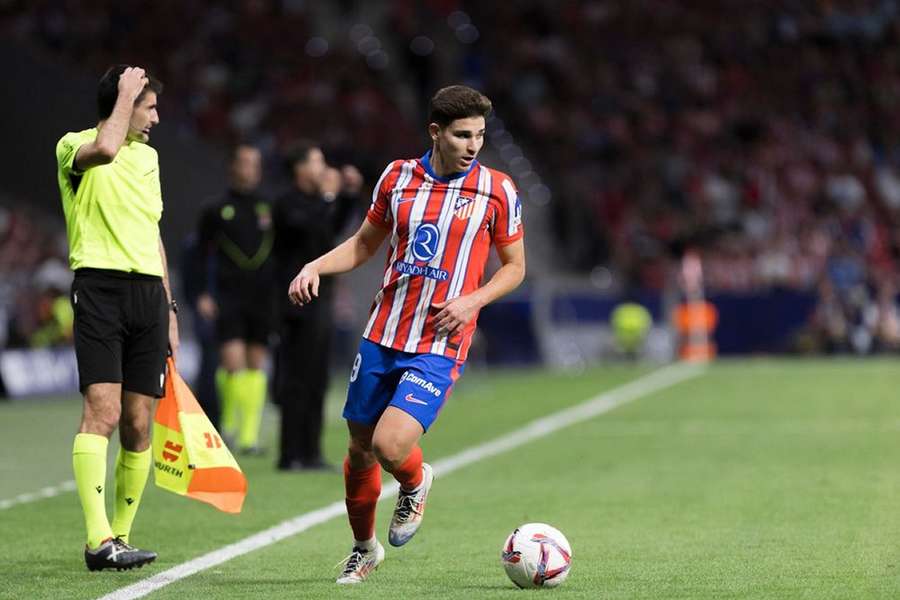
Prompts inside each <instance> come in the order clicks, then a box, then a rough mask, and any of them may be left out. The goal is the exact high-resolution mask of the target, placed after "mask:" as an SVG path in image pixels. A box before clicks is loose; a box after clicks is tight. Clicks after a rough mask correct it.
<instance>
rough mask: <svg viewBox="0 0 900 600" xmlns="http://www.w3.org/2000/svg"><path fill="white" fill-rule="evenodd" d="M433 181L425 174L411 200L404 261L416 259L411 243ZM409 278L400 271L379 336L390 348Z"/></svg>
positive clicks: (401, 310) (382, 342)
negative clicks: (388, 312)
mask: <svg viewBox="0 0 900 600" xmlns="http://www.w3.org/2000/svg"><path fill="white" fill-rule="evenodd" d="M433 182H434V180H433V179H432V178H431V177H430V176H429V175H427V174H426V175H425V181H424V182H423V183H422V185H421V186H420V187H419V189H418V190H417V193H416V198H415V200H413V206H412V209H411V210H410V211H409V222H408V223H407V229H408V231H407V232H406V235H407V243H406V252H405V253H404V255H403V259H404V261H405V262H408V263H411V262H415V260H416V259H415V256H414V254H413V252H414V251H415V248H414V247H413V245H414V242H415V241H416V237H415V236H416V230H417V229H418V227H419V224H420V223H421V222H422V218H423V217H424V216H425V209H426V208H427V207H428V200H429V199H430V198H431V189H432V187H433V186H434V183H433ZM391 264H392V265H393V264H394V263H393V261H391ZM390 270H391V268H390V266H388V271H390ZM410 279H412V276H411V275H408V274H406V273H402V274H401V275H400V277H399V278H398V279H397V281H396V284H395V287H394V303H393V304H392V305H391V312H390V314H389V315H388V318H387V322H385V324H384V334H383V335H382V336H381V345H382V346H387V347H388V348H390V347H391V345H393V343H394V336H395V335H397V325H398V324H399V323H400V314H401V313H402V312H403V303H404V302H405V300H406V292H407V290H408V289H409V281H410Z"/></svg>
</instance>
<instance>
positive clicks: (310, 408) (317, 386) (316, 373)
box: [298, 303, 331, 469]
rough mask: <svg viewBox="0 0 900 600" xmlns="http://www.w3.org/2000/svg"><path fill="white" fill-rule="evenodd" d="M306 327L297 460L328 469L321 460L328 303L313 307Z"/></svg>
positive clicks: (328, 322) (329, 318) (329, 325)
mask: <svg viewBox="0 0 900 600" xmlns="http://www.w3.org/2000/svg"><path fill="white" fill-rule="evenodd" d="M316 306H317V307H318V308H315V309H314V310H313V311H312V312H311V317H312V318H311V319H310V322H309V327H308V337H307V344H308V349H307V350H306V352H304V359H305V361H306V369H305V371H306V375H307V377H306V390H305V393H304V394H303V395H302V399H303V403H302V405H301V407H300V410H301V414H302V419H301V426H300V430H299V431H298V433H299V434H300V435H299V437H300V439H299V440H298V450H299V453H300V461H301V463H302V464H303V466H304V467H305V468H307V469H330V466H329V465H328V464H326V463H325V462H324V461H323V459H322V453H321V445H320V441H321V437H322V418H323V415H322V413H323V408H324V405H325V395H326V393H327V391H328V374H329V355H330V351H331V316H330V315H331V304H330V303H323V304H319V305H316V304H313V305H312V306H310V307H309V308H313V307H316Z"/></svg>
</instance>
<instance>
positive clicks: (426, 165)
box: [419, 150, 478, 183]
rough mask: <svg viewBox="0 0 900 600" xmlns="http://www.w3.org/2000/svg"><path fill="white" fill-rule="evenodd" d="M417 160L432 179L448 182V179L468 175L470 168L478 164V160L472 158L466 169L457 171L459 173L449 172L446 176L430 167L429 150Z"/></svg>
mask: <svg viewBox="0 0 900 600" xmlns="http://www.w3.org/2000/svg"><path fill="white" fill-rule="evenodd" d="M419 161H420V162H421V163H422V167H424V168H425V172H426V173H428V174H429V175H431V176H432V177H433V178H434V179H437V180H438V181H442V182H444V183H448V182H450V181H453V180H454V179H459V178H460V177H465V176H466V175H468V174H469V173H471V172H472V169H474V168H475V165H477V164H478V161H477V160H473V161H472V164H471V165H469V168H468V170H466V171H461V172H459V173H451V174H450V175H448V176H447V177H441V176H440V175H438V174H437V173H435V172H434V169H432V168H431V150H429V151H428V152H426V153H425V156H423V157H422V158H420V159H419Z"/></svg>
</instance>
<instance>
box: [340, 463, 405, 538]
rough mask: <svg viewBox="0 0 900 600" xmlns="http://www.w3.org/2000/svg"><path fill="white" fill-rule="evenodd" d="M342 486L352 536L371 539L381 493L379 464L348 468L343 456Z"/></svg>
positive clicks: (348, 464)
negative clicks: (363, 467) (345, 495)
mask: <svg viewBox="0 0 900 600" xmlns="http://www.w3.org/2000/svg"><path fill="white" fill-rule="evenodd" d="M420 462H421V461H420ZM344 487H345V489H346V491H347V498H346V502H347V516H348V517H349V518H350V527H351V529H353V537H354V538H355V539H357V540H369V539H372V537H373V536H374V535H375V505H376V504H377V503H378V496H379V495H381V465H380V464H378V463H377V462H376V463H375V464H374V465H372V466H371V467H369V468H368V469H361V470H358V471H357V470H354V469H351V468H350V458H349V457H348V458H345V459H344Z"/></svg>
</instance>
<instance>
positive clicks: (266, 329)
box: [216, 290, 274, 346]
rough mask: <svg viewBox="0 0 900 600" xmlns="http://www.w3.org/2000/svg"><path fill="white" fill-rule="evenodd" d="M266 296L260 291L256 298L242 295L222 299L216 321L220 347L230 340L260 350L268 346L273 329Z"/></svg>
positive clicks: (245, 294)
mask: <svg viewBox="0 0 900 600" xmlns="http://www.w3.org/2000/svg"><path fill="white" fill-rule="evenodd" d="M266 292H267V291H266V290H260V291H259V292H258V293H257V294H256V296H250V295H248V294H247V293H246V292H243V293H241V294H239V295H235V294H230V295H224V294H223V295H222V297H221V298H220V299H219V315H218V318H217V319H216V335H217V336H218V339H219V343H220V344H223V343H225V342H229V341H231V340H243V341H245V342H247V343H249V344H259V345H261V346H266V345H268V344H269V336H270V335H271V334H272V331H273V329H274V327H273V325H274V324H273V313H274V307H273V305H272V302H271V299H270V297H269V295H268V294H267V293H266Z"/></svg>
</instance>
